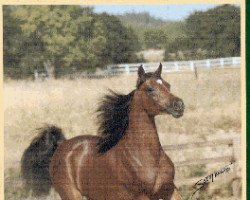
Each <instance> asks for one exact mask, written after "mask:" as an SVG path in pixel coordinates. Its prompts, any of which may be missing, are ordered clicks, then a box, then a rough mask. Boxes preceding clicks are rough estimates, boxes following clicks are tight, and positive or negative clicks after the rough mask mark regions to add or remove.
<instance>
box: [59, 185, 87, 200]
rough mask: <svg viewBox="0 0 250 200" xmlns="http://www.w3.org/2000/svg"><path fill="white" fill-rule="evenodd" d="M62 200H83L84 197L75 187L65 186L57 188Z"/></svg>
mask: <svg viewBox="0 0 250 200" xmlns="http://www.w3.org/2000/svg"><path fill="white" fill-rule="evenodd" d="M55 189H56V191H57V192H58V193H59V195H60V197H61V198H62V200H82V195H81V193H80V191H79V190H77V189H76V188H75V186H74V185H69V184H65V185H63V186H61V187H57V188H55Z"/></svg>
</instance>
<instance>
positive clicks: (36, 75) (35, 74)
mask: <svg viewBox="0 0 250 200" xmlns="http://www.w3.org/2000/svg"><path fill="white" fill-rule="evenodd" d="M34 79H35V80H38V71H37V70H36V69H35V71H34Z"/></svg>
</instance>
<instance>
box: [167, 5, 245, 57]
mask: <svg viewBox="0 0 250 200" xmlns="http://www.w3.org/2000/svg"><path fill="white" fill-rule="evenodd" d="M185 34H186V37H183V38H181V39H176V40H175V41H174V42H173V44H171V45H170V46H171V48H172V49H171V50H172V53H176V52H177V51H184V52H185V51H186V52H188V54H189V59H200V58H205V57H229V56H240V8H239V7H238V6H234V5H221V6H217V7H215V8H212V9H209V10H207V11H204V12H202V11H196V12H194V13H193V14H191V15H189V16H188V18H187V19H186V20H185ZM167 48H169V46H168V47H166V54H165V55H166V57H165V59H167V55H168V52H170V50H169V49H167ZM201 52H202V53H201ZM190 53H191V54H190Z"/></svg>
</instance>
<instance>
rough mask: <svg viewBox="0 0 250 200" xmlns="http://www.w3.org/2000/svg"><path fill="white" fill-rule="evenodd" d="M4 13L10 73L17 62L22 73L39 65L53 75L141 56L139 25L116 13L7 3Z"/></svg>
mask: <svg viewBox="0 0 250 200" xmlns="http://www.w3.org/2000/svg"><path fill="white" fill-rule="evenodd" d="M4 14H5V15H4V29H5V32H4V40H5V43H4V52H6V53H5V55H4V58H5V60H4V61H5V62H4V69H5V72H6V73H8V71H13V70H12V69H13V67H12V66H15V68H18V69H20V71H19V73H20V74H22V75H24V74H26V75H27V76H30V75H32V74H33V72H34V70H38V71H47V73H48V74H50V75H51V77H53V76H54V75H56V76H60V75H63V74H65V73H77V72H78V71H83V70H88V71H94V70H95V69H96V67H105V64H107V63H119V62H132V61H134V60H135V59H136V56H135V51H136V49H137V46H136V45H137V43H138V39H137V38H136V36H135V34H134V33H133V31H132V30H131V29H129V28H126V27H125V26H123V25H122V24H121V22H120V20H119V19H118V18H116V17H115V16H110V15H105V16H104V15H101V16H99V15H98V14H95V13H94V12H93V9H92V8H89V7H81V6H6V7H4ZM109 20H110V21H109ZM13 35H14V36H17V37H16V38H17V39H16V40H14V39H13ZM14 38H15V37H14ZM19 43H20V44H19ZM8 59H12V61H10V60H8ZM14 59H15V60H14ZM6 69H10V70H6Z"/></svg>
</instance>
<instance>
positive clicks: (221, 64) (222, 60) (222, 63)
mask: <svg viewBox="0 0 250 200" xmlns="http://www.w3.org/2000/svg"><path fill="white" fill-rule="evenodd" d="M220 66H221V67H224V58H221V59H220Z"/></svg>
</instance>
